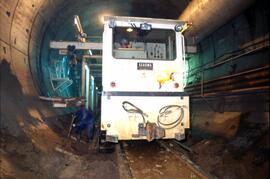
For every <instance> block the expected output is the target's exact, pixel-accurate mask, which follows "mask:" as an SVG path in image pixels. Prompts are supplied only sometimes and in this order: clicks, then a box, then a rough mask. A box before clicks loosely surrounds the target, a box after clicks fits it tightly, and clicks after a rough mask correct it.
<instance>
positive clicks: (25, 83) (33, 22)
mask: <svg viewBox="0 0 270 179" xmlns="http://www.w3.org/2000/svg"><path fill="white" fill-rule="evenodd" d="M2 2H3V3H2ZM69 6H70V4H68V3H67V2H65V1H64V0H59V1H46V0H39V1H26V0H24V1H22V0H13V1H9V0H3V1H2V0H1V3H0V10H1V11H0V25H1V27H0V31H1V33H0V35H1V36H0V47H1V48H0V59H1V70H0V72H1V133H2V132H4V133H6V131H8V133H9V134H11V135H13V137H19V138H21V137H20V136H25V137H26V138H28V139H29V141H31V142H32V143H33V144H34V145H35V146H36V147H37V148H38V149H39V150H42V151H43V150H44V151H48V150H54V149H55V147H56V146H58V144H59V141H61V140H63V139H62V138H60V137H59V136H58V135H57V134H56V132H55V131H54V130H52V126H50V122H51V121H53V120H54V121H55V119H56V118H57V116H58V115H62V114H65V111H63V110H56V109H53V108H52V107H50V106H49V105H47V104H45V103H44V102H42V101H40V100H39V99H38V95H40V94H45V93H44V92H46V90H52V89H51V88H49V87H50V86H49V84H47V87H46V88H44V89H46V90H44V91H42V89H41V88H42V85H44V86H46V83H48V82H46V81H42V80H40V79H41V78H44V79H46V78H48V76H44V77H40V74H39V73H40V70H41V69H42V68H44V67H43V65H44V64H45V65H47V61H45V60H44V61H42V59H46V58H47V57H46V56H42V55H41V51H45V52H47V51H49V49H48V46H46V45H44V44H46V43H47V42H48V40H50V39H51V38H59V39H58V40H60V39H61V38H64V37H66V36H67V33H68V32H71V30H72V27H69V31H68V32H66V33H63V34H61V28H60V26H61V22H64V20H65V15H62V16H61V17H60V16H59V20H57V19H54V17H56V16H58V15H59V11H61V10H63V9H65V8H67V7H69ZM77 8H78V7H76V6H75V7H73V8H72V9H71V10H70V11H68V12H66V14H69V15H71V16H72V15H73V14H72V12H73V10H76V9H77ZM3 24H4V25H3ZM65 24H66V25H68V22H66V23H65ZM70 26H71V25H70ZM3 27H4V28H3ZM59 29H60V30H59ZM62 29H63V27H62ZM43 55H46V54H43ZM44 75H46V74H44ZM262 98H263V97H262ZM268 99H269V98H268ZM256 100H257V98H256ZM233 102H234V101H233ZM233 102H232V103H233ZM256 102H257V101H256ZM256 102H254V104H255V103H256ZM216 103H218V102H216ZM248 103H249V101H247V102H246V103H245V104H246V105H248ZM266 103H269V101H268V102H266ZM197 105H198V106H199V107H198V108H200V107H201V106H203V105H204V104H203V102H200V103H197ZM237 107H238V106H237ZM205 108H206V109H203V110H201V111H200V110H198V112H197V113H196V114H195V115H196V116H203V115H202V114H205V116H203V117H202V118H203V119H204V120H205V121H206V122H207V121H208V119H209V118H211V117H212V116H215V115H216V113H211V114H208V113H206V112H205V111H209V108H208V107H207V106H206V107H205ZM230 108H233V107H230ZM251 108H252V110H254V108H253V107H251ZM264 108H265V106H264V107H263V108H262V110H263V113H262V114H264V115H266V117H265V116H263V117H262V116H259V117H256V114H257V113H254V114H253V113H252V115H250V116H254V115H255V118H265V119H269V112H265V110H264ZM245 109H246V108H245ZM231 110H232V111H233V110H235V108H234V109H231ZM246 110H247V109H246ZM239 111H240V112H243V110H242V109H239ZM266 111H267V109H266ZM256 112H257V111H256ZM259 114H260V112H259ZM267 115H268V116H267ZM239 116H240V117H241V114H239V115H238V114H237V117H239ZM250 116H249V117H250ZM217 117H219V116H217ZM237 117H236V118H237ZM232 118H233V117H232ZM250 118H251V117H250ZM237 120H238V118H237ZM197 122H198V121H197ZM268 122H269V121H268ZM195 125H196V123H195ZM268 126H269V123H268ZM203 127H205V126H203ZM205 128H208V126H206V127H205ZM228 128H230V125H228ZM2 129H4V130H3V131H2ZM217 130H218V129H217ZM1 135H2V134H1Z"/></svg>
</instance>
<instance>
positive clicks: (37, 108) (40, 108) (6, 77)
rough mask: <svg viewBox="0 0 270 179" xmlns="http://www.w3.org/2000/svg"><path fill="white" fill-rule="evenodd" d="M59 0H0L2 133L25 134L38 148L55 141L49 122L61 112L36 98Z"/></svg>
mask: <svg viewBox="0 0 270 179" xmlns="http://www.w3.org/2000/svg"><path fill="white" fill-rule="evenodd" d="M61 2H62V1H57V2H55V1H43V0H39V1H25V0H12V1H9V0H1V1H0V26H1V28H0V32H1V33H0V42H1V43H0V59H1V70H0V71H1V134H4V135H11V136H14V137H19V136H26V137H27V138H29V140H30V141H32V142H33V143H35V145H36V146H37V147H39V148H42V147H43V148H44V147H45V146H46V147H48V146H52V147H53V146H54V144H55V143H56V142H57V140H58V136H57V135H56V134H55V133H54V132H53V130H52V129H51V128H50V127H49V126H48V123H49V122H50V121H52V120H56V118H57V115H59V114H63V113H64V111H63V110H56V109H53V108H52V107H51V105H50V104H47V103H45V102H43V101H40V100H39V98H38V96H39V95H40V94H42V92H41V90H40V87H42V85H41V86H39V85H40V84H39V83H40V82H38V78H39V76H38V75H40V74H39V73H40V71H39V70H40V68H42V67H41V65H42V64H41V63H40V51H41V50H42V47H41V44H42V41H43V38H44V33H45V32H47V31H48V30H47V29H50V27H49V25H48V21H49V20H50V18H51V17H52V15H53V14H55V11H57V10H58V9H59V7H60V4H61ZM51 31H53V29H51ZM44 134H46V135H44ZM47 134H48V135H47ZM45 136H46V139H45V138H44V137H45Z"/></svg>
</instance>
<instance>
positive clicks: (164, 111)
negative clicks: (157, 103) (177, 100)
mask: <svg viewBox="0 0 270 179" xmlns="http://www.w3.org/2000/svg"><path fill="white" fill-rule="evenodd" d="M172 108H175V110H180V115H179V117H178V118H177V119H176V120H174V121H172V122H170V123H164V122H161V120H160V118H161V117H163V116H166V115H167V114H170V113H172ZM183 118H184V106H179V105H168V106H164V107H162V108H161V109H160V110H159V115H158V118H157V123H158V126H160V127H162V128H164V129H172V128H175V127H176V126H177V125H178V124H180V123H181V122H182V120H183Z"/></svg>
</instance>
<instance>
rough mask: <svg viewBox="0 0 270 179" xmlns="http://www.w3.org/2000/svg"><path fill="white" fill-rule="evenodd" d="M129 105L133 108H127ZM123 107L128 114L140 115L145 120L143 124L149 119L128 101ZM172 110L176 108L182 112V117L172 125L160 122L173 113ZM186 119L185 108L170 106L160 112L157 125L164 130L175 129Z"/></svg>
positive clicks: (171, 123)
mask: <svg viewBox="0 0 270 179" xmlns="http://www.w3.org/2000/svg"><path fill="white" fill-rule="evenodd" d="M127 105H129V106H131V108H127ZM122 107H123V109H124V110H125V111H126V112H127V113H139V114H140V115H141V116H142V118H143V124H145V117H144V116H146V117H148V115H147V114H146V113H144V112H143V110H141V109H140V108H138V107H137V106H135V105H134V104H132V103H130V102H128V101H124V102H123V103H122ZM172 108H175V110H180V115H179V117H178V118H177V119H176V120H175V121H173V122H170V123H164V122H161V121H160V117H162V116H164V115H167V114H170V113H171V112H172ZM183 118H184V106H179V105H168V106H164V107H162V108H161V109H160V110H159V115H158V117H157V123H158V126H160V127H162V128H164V129H172V128H175V127H176V126H177V125H178V124H180V123H181V122H182V120H183Z"/></svg>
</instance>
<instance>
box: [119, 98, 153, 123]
mask: <svg viewBox="0 0 270 179" xmlns="http://www.w3.org/2000/svg"><path fill="white" fill-rule="evenodd" d="M128 105H129V108H128V107H127V106H128ZM122 107H123V109H124V110H125V111H126V112H127V113H139V114H140V115H141V116H142V119H143V124H144V125H145V117H148V115H147V114H146V113H144V112H143V111H142V110H141V109H140V108H138V107H137V106H135V105H134V104H132V103H130V102H128V101H124V102H123V103H122ZM144 116H145V117H144Z"/></svg>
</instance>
